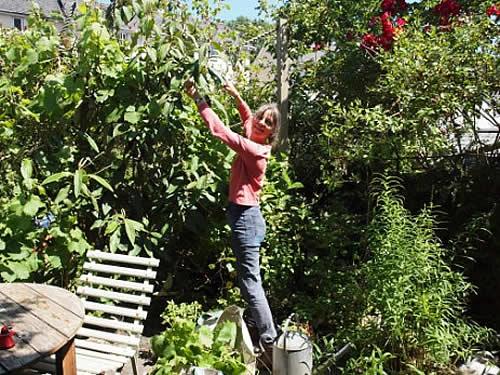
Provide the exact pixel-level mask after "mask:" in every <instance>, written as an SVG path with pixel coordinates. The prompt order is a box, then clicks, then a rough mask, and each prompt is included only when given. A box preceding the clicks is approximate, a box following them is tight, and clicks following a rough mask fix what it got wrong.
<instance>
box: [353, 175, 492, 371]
mask: <svg viewBox="0 0 500 375" xmlns="http://www.w3.org/2000/svg"><path fill="white" fill-rule="evenodd" d="M374 186H375V189H374V191H375V198H376V202H377V204H376V208H375V216H374V219H373V220H372V222H371V224H370V228H369V231H370V235H369V248H370V251H371V259H370V260H369V261H368V262H366V264H365V265H363V266H362V267H361V270H360V276H361V280H362V283H363V284H362V290H364V299H365V304H366V305H365V309H364V311H363V312H362V315H361V316H360V320H359V322H358V326H357V327H355V331H354V334H353V336H352V338H353V340H354V341H355V344H356V346H357V348H358V350H359V351H360V353H361V355H360V358H361V357H365V356H367V360H366V361H365V360H358V361H352V362H351V364H350V365H351V367H352V368H356V367H358V366H360V363H365V364H366V365H367V366H368V367H367V368H366V369H367V371H368V369H369V368H370V369H372V370H370V371H374V370H373V363H375V362H374V361H375V359H376V358H378V359H377V360H376V362H377V363H384V365H383V368H384V369H386V370H388V371H396V372H402V373H405V371H408V370H409V368H410V367H413V368H414V369H419V370H422V371H429V370H431V369H433V368H434V369H436V368H439V367H443V368H444V367H447V366H448V365H449V364H450V363H452V362H453V361H455V360H457V359H458V358H463V357H464V356H465V355H466V354H467V353H468V352H469V351H470V349H471V348H472V346H473V345H475V344H477V343H479V342H481V340H484V339H487V338H488V335H489V333H490V332H489V331H488V330H486V329H483V328H480V327H479V326H478V325H477V324H475V323H473V322H471V321H470V320H468V319H467V318H466V316H465V313H466V303H467V298H468V296H469V295H470V293H471V292H472V290H473V289H472V285H471V284H470V283H469V282H468V281H466V280H465V277H464V275H463V274H462V273H460V272H457V271H455V270H453V269H452V268H451V267H450V265H449V264H450V261H451V260H452V258H451V257H450V254H449V253H448V252H447V251H446V249H445V248H444V247H443V246H442V245H441V243H440V242H439V240H438V239H437V238H436V235H435V232H434V228H435V226H436V221H435V219H434V218H433V216H432V214H431V212H430V210H429V209H424V210H423V211H422V212H421V213H420V214H419V215H417V216H411V215H410V214H409V213H408V212H407V210H406V209H405V208H404V205H403V199H402V198H401V197H400V196H399V193H400V191H401V187H400V184H399V180H397V179H394V178H377V179H375V182H374ZM370 353H371V354H370ZM377 353H378V354H377ZM383 353H384V354H383ZM385 353H388V354H385ZM370 358H371V359H370ZM368 359H369V360H368ZM377 366H379V365H377ZM370 373H382V372H370Z"/></svg>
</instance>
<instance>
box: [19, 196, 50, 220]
mask: <svg viewBox="0 0 500 375" xmlns="http://www.w3.org/2000/svg"><path fill="white" fill-rule="evenodd" d="M43 207H45V204H44V203H43V202H42V201H41V200H40V197H38V196H37V195H32V196H31V197H30V198H29V200H28V201H27V202H26V203H25V204H24V207H23V212H24V213H25V214H26V215H28V216H31V217H33V216H35V215H36V214H37V212H38V210H39V209H41V208H43Z"/></svg>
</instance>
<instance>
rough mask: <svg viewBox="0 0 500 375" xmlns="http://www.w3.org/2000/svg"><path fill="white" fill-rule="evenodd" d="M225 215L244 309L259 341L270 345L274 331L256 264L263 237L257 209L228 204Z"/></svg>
mask: <svg viewBox="0 0 500 375" xmlns="http://www.w3.org/2000/svg"><path fill="white" fill-rule="evenodd" d="M227 216H228V220H229V225H230V226H231V233H232V238H231V240H232V241H231V244H232V248H233V251H234V255H235V256H236V271H237V273H238V282H239V285H240V289H241V294H242V295H243V298H244V299H245V301H246V302H247V303H248V310H249V312H250V314H251V316H252V318H253V319H254V320H255V323H256V325H257V329H258V331H259V335H260V340H261V342H262V343H263V344H271V343H272V342H273V341H274V339H275V338H276V329H275V328H274V323H273V317H272V315H271V309H270V308H269V303H268V302H267V298H266V295H265V292H264V289H263V288H262V280H261V278H260V265H259V249H260V244H261V242H262V241H263V240H264V236H265V234H266V223H265V222H264V218H263V217H262V214H261V212H260V208H259V206H242V205H239V204H235V203H232V202H230V203H229V206H228V208H227Z"/></svg>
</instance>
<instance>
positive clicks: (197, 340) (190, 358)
mask: <svg viewBox="0 0 500 375" xmlns="http://www.w3.org/2000/svg"><path fill="white" fill-rule="evenodd" d="M200 313H201V305H200V304H198V303H196V302H194V303H191V304H185V303H182V304H180V305H176V304H175V303H174V302H169V304H168V306H167V308H166V310H165V312H164V313H163V315H162V316H163V319H164V322H165V323H167V324H168V325H169V328H167V329H166V330H165V331H164V332H163V333H162V334H160V335H158V336H154V337H153V338H152V339H151V342H152V348H153V352H154V353H155V355H156V356H157V357H158V359H157V362H156V366H155V368H154V370H153V374H154V375H169V374H178V373H180V372H181V370H183V369H188V368H189V367H190V366H198V367H204V368H214V369H217V370H220V371H222V372H223V373H224V374H234V375H238V374H244V373H245V370H246V367H245V364H244V363H243V361H242V358H241V353H239V352H238V351H237V350H236V349H235V342H236V334H237V331H236V324H235V323H234V322H229V321H226V322H224V323H223V324H221V325H220V326H218V327H217V328H216V329H215V330H214V331H212V330H211V329H210V328H209V327H207V326H201V327H199V328H197V327H196V319H197V318H198V316H199V315H200Z"/></svg>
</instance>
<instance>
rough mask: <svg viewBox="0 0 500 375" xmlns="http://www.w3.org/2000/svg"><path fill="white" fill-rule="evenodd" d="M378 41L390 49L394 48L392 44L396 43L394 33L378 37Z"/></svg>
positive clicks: (386, 48)
mask: <svg viewBox="0 0 500 375" xmlns="http://www.w3.org/2000/svg"><path fill="white" fill-rule="evenodd" d="M378 43H379V44H380V45H381V46H382V48H383V49H385V50H386V51H389V50H390V49H391V48H392V44H393V43H394V37H393V36H392V35H385V34H384V35H382V36H380V37H379V38H378Z"/></svg>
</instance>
